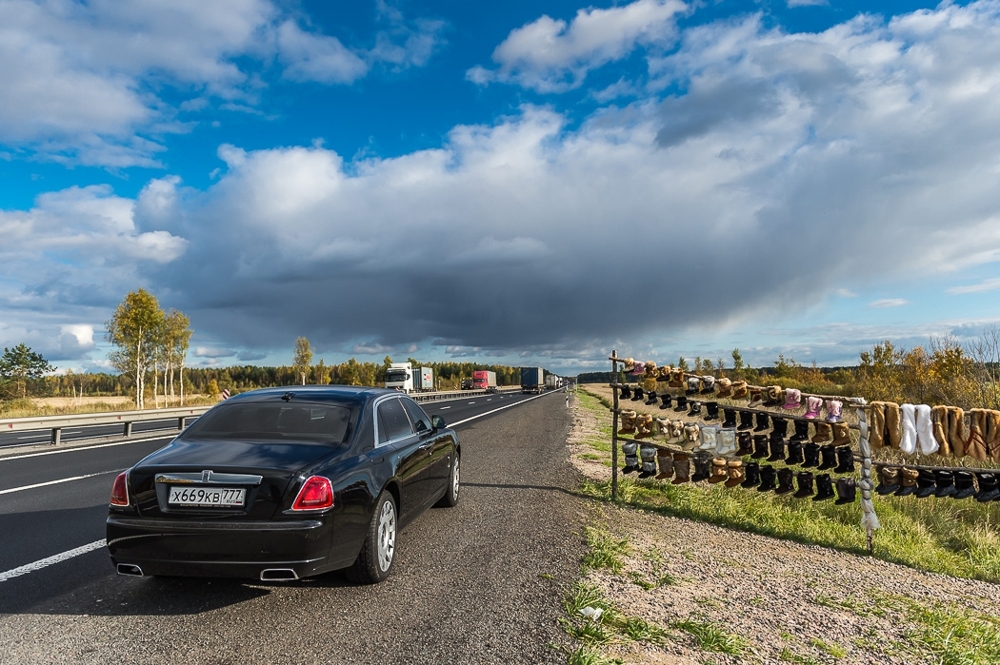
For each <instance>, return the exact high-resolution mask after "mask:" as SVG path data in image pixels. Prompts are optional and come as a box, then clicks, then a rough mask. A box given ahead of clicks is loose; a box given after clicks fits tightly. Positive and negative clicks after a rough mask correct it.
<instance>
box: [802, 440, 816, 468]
mask: <svg viewBox="0 0 1000 665" xmlns="http://www.w3.org/2000/svg"><path fill="white" fill-rule="evenodd" d="M802 454H803V457H805V461H804V462H802V467H803V468H806V469H812V468H815V467H817V466H819V446H818V445H817V444H815V443H813V442H812V441H810V442H809V443H807V444H805V445H804V446H802Z"/></svg>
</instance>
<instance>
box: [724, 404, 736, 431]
mask: <svg viewBox="0 0 1000 665" xmlns="http://www.w3.org/2000/svg"><path fill="white" fill-rule="evenodd" d="M722 415H723V416H725V419H724V420H723V421H722V426H723V427H736V409H726V408H723V409H722Z"/></svg>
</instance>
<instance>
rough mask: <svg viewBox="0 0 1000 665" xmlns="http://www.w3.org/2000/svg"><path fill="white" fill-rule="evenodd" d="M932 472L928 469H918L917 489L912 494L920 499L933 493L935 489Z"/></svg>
mask: <svg viewBox="0 0 1000 665" xmlns="http://www.w3.org/2000/svg"><path fill="white" fill-rule="evenodd" d="M934 481H935V478H934V472H933V471H931V470H930V469H920V473H918V474H917V491H915V492H914V493H913V494H914V496H918V497H920V498H921V499H924V498H927V497H929V496H930V495H932V494H934V490H935V489H937V488H936V487H935V486H934Z"/></svg>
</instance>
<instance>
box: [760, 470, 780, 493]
mask: <svg viewBox="0 0 1000 665" xmlns="http://www.w3.org/2000/svg"><path fill="white" fill-rule="evenodd" d="M777 477H778V474H777V472H776V471H775V469H774V467H773V466H771V465H770V464H765V465H764V466H762V467H760V485H758V486H757V491H758V492H772V491H774V488H775V487H776V486H777V485H776V484H775V482H776V480H777Z"/></svg>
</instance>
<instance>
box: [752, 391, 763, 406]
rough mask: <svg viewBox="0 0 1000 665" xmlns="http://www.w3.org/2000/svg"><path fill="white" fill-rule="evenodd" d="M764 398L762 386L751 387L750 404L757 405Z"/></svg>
mask: <svg viewBox="0 0 1000 665" xmlns="http://www.w3.org/2000/svg"><path fill="white" fill-rule="evenodd" d="M763 399H764V393H763V391H762V390H761V389H760V388H750V406H757V405H758V404H760V403H761V400H763Z"/></svg>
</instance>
